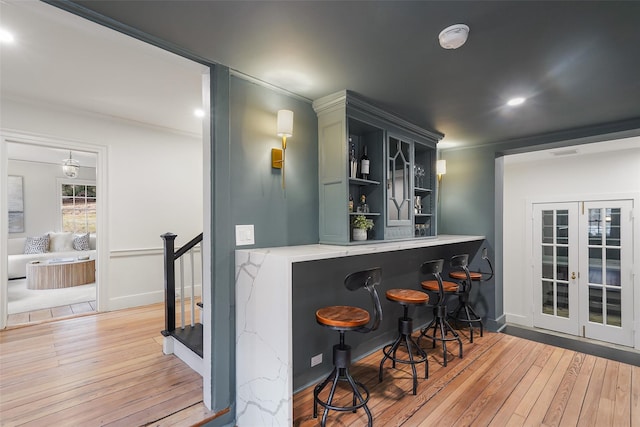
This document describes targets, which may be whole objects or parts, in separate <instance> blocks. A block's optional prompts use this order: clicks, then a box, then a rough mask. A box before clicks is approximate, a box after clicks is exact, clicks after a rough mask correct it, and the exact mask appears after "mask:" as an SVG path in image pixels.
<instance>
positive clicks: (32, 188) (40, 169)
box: [7, 159, 96, 239]
mask: <svg viewBox="0 0 640 427" xmlns="http://www.w3.org/2000/svg"><path fill="white" fill-rule="evenodd" d="M60 160H61V161H62V159H60ZM7 170H8V174H9V175H17V176H21V177H22V194H23V201H24V232H23V233H9V238H10V239H11V238H13V237H24V236H40V235H43V234H45V233H47V232H49V231H61V228H60V214H59V212H58V210H59V209H60V200H58V193H59V190H58V179H65V180H66V181H70V180H69V179H68V178H65V177H64V174H63V173H62V167H61V165H53V164H47V163H40V162H28V161H21V160H9V166H8V168H7ZM77 180H81V181H82V182H83V183H85V182H93V183H95V181H96V170H95V168H86V167H81V168H80V173H79V175H78V178H77Z"/></svg>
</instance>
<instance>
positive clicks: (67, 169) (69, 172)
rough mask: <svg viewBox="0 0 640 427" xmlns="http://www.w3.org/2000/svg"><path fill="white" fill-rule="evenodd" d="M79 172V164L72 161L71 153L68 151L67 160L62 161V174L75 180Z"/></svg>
mask: <svg viewBox="0 0 640 427" xmlns="http://www.w3.org/2000/svg"><path fill="white" fill-rule="evenodd" d="M79 171H80V162H78V161H77V160H73V158H72V157H71V151H69V158H68V159H66V160H63V161H62V172H63V173H64V174H65V175H66V176H67V177H68V178H77V176H78V172H79Z"/></svg>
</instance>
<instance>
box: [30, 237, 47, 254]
mask: <svg viewBox="0 0 640 427" xmlns="http://www.w3.org/2000/svg"><path fill="white" fill-rule="evenodd" d="M48 250H49V235H48V234H45V235H44V236H38V237H27V240H25V242H24V253H25V254H43V253H45V252H47V251H48Z"/></svg>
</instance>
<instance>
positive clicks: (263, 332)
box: [235, 235, 484, 427]
mask: <svg viewBox="0 0 640 427" xmlns="http://www.w3.org/2000/svg"><path fill="white" fill-rule="evenodd" d="M482 240H484V236H461V235H441V236H438V237H436V238H428V239H415V240H404V241H392V242H372V243H366V244H359V245H353V246H338V245H326V244H314V245H301V246H287V247H273V248H258V249H239V250H236V253H235V270H236V271H235V274H236V407H237V424H238V426H239V427H253V426H266V425H269V426H291V425H292V424H293V351H292V349H293V339H292V304H293V301H292V286H293V283H292V264H294V263H299V262H305V261H316V260H325V259H336V258H345V257H353V256H361V255H364V256H366V255H372V254H381V253H385V252H396V251H404V250H413V249H420V248H427V247H437V246H443V245H450V244H460V243H466V242H474V241H482Z"/></svg>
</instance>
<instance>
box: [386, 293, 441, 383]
mask: <svg viewBox="0 0 640 427" xmlns="http://www.w3.org/2000/svg"><path fill="white" fill-rule="evenodd" d="M386 296H387V299H388V300H389V301H393V302H397V303H398V304H400V305H402V307H403V309H404V314H403V316H402V317H399V318H398V332H399V334H398V338H396V340H395V341H394V342H393V344H389V345H386V346H384V348H383V349H382V352H383V353H384V357H383V358H382V361H380V373H379V374H378V380H379V381H380V382H382V372H383V365H384V362H385V361H386V360H387V359H391V361H392V364H391V367H392V368H395V367H396V363H404V364H408V365H411V371H412V373H413V394H414V395H415V394H416V391H417V389H418V374H417V372H416V365H417V364H420V363H422V362H424V377H425V378H429V362H428V361H427V354H426V353H425V352H424V350H422V349H421V348H420V347H419V346H418V344H417V343H416V342H415V341H414V339H413V337H412V336H411V334H412V333H413V319H411V318H410V317H409V305H425V304H426V303H427V302H429V295H427V294H426V293H424V292H422V291H414V290H412V289H389V290H388V291H387V293H386ZM400 345H403V346H404V347H405V348H406V349H407V354H408V357H409V359H402V358H398V357H396V352H397V350H398V347H399V346H400ZM414 350H415V352H416V353H417V354H418V357H417V358H414V356H413V352H414Z"/></svg>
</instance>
